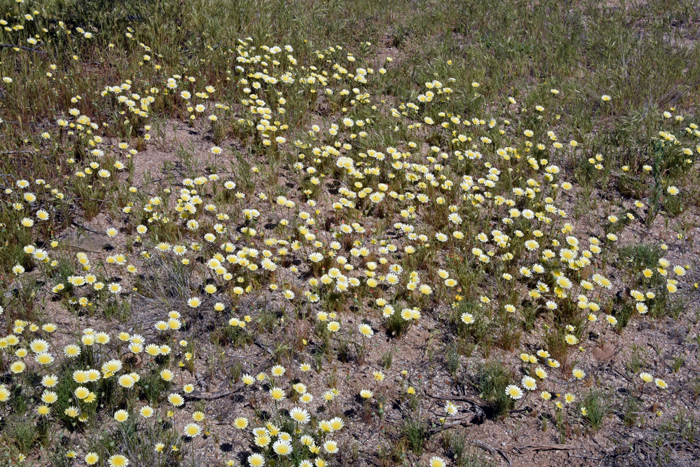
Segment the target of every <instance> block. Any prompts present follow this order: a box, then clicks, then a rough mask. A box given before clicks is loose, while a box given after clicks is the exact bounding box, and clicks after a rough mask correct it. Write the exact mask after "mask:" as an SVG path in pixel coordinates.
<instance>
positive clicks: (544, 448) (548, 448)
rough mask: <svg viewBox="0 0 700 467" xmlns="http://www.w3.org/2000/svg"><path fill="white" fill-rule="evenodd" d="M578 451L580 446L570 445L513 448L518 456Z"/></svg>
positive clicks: (538, 445)
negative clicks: (546, 452)
mask: <svg viewBox="0 0 700 467" xmlns="http://www.w3.org/2000/svg"><path fill="white" fill-rule="evenodd" d="M578 449H580V448H579V447H578V446H571V445H569V444H531V445H529V446H525V447H521V448H518V447H515V448H513V450H514V451H515V452H517V453H518V454H524V453H526V452H528V451H576V450H578Z"/></svg>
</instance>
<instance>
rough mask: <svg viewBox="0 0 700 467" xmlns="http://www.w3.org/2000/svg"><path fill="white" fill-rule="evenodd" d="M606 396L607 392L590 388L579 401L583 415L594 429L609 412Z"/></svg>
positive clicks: (597, 427) (596, 428)
mask: <svg viewBox="0 0 700 467" xmlns="http://www.w3.org/2000/svg"><path fill="white" fill-rule="evenodd" d="M608 397H609V396H608V395H607V394H604V393H602V392H600V391H595V390H592V391H589V392H588V394H586V395H585V396H584V398H583V400H582V401H581V409H582V413H583V416H584V417H585V418H586V419H587V420H588V421H589V423H590V424H591V427H593V429H594V430H598V429H599V428H600V426H601V425H602V424H603V421H604V420H605V417H606V416H607V415H608V413H609V412H610V405H609V403H608V402H606V401H607V399H608Z"/></svg>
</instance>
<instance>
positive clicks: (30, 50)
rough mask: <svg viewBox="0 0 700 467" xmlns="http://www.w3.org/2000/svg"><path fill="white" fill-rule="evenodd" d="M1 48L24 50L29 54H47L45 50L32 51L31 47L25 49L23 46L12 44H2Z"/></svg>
mask: <svg viewBox="0 0 700 467" xmlns="http://www.w3.org/2000/svg"><path fill="white" fill-rule="evenodd" d="M0 48H3V49H5V48H11V49H22V50H27V51H29V52H34V53H37V54H46V53H47V52H44V51H43V50H39V49H32V48H31V47H25V46H23V45H12V44H0Z"/></svg>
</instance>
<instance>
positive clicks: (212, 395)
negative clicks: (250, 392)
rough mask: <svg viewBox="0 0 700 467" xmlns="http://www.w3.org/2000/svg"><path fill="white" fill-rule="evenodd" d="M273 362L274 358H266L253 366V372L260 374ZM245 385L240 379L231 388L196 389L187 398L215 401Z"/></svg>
mask: <svg viewBox="0 0 700 467" xmlns="http://www.w3.org/2000/svg"><path fill="white" fill-rule="evenodd" d="M271 364H272V359H267V360H265V361H264V362H263V363H261V364H260V365H258V366H256V367H255V368H253V371H252V374H258V373H261V372H263V371H265V369H266V368H267V367H269V366H270V365H271ZM244 386H245V383H244V382H243V381H239V382H238V383H236V384H234V385H233V387H232V388H231V389H227V390H225V391H218V392H199V391H195V392H191V393H190V394H186V395H185V397H186V398H187V399H196V400H205V401H213V400H216V399H221V398H223V397H228V396H231V395H233V394H235V393H237V392H238V391H240V390H241V389H243V387H244Z"/></svg>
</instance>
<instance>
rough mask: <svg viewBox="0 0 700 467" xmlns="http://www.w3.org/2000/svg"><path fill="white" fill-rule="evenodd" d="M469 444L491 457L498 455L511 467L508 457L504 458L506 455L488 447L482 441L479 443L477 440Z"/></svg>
mask: <svg viewBox="0 0 700 467" xmlns="http://www.w3.org/2000/svg"><path fill="white" fill-rule="evenodd" d="M471 443H472V444H473V445H474V446H476V447H479V448H481V449H483V450H484V451H488V452H489V454H491V455H495V454H496V453H498V454H499V455H500V456H501V457H502V458H503V459H504V460H505V461H506V462H507V463H508V465H511V466H512V465H513V464H511V463H510V459H508V456H506V453H505V452H503V451H501V450H500V449H498V448H494V447H492V446H489V445H488V444H486V443H484V442H483V441H479V440H478V439H473V440H471Z"/></svg>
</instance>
